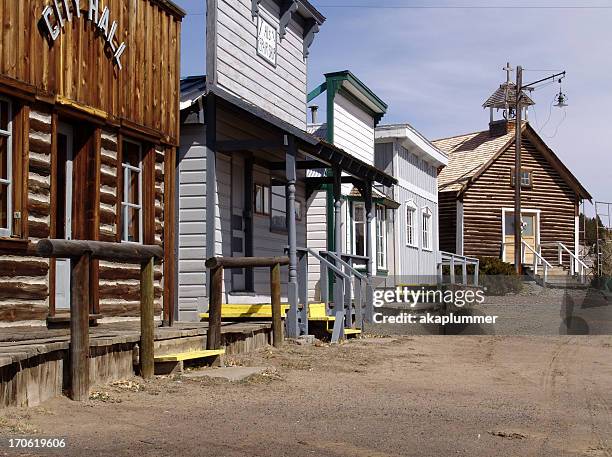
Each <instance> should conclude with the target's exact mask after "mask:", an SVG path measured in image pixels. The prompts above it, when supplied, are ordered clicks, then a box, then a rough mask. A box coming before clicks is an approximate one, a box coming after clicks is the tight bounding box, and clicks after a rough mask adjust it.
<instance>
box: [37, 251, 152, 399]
mask: <svg viewBox="0 0 612 457" xmlns="http://www.w3.org/2000/svg"><path fill="white" fill-rule="evenodd" d="M163 254H164V252H163V249H162V248H161V247H159V246H148V245H147V246H145V245H139V244H135V243H106V242H100V241H87V240H49V239H47V240H41V241H39V242H38V243H37V245H36V255H38V256H41V257H48V258H70V259H72V262H71V267H70V269H71V271H70V291H71V292H70V346H69V348H70V349H69V352H70V380H71V390H70V392H71V398H72V399H73V400H77V401H85V400H87V399H88V398H89V361H88V360H87V359H88V356H89V302H90V295H91V290H90V287H89V286H90V277H89V272H90V265H91V260H92V259H99V260H106V261H111V262H124V263H135V264H140V374H141V376H142V377H144V378H150V377H152V376H153V374H154V356H155V355H154V329H155V315H154V314H155V306H154V287H153V276H154V262H155V260H160V259H161V258H162V257H163Z"/></svg>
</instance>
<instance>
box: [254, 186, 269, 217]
mask: <svg viewBox="0 0 612 457" xmlns="http://www.w3.org/2000/svg"><path fill="white" fill-rule="evenodd" d="M254 198H255V205H254V206H255V214H262V215H265V216H268V215H270V186H264V185H263V184H255V191H254Z"/></svg>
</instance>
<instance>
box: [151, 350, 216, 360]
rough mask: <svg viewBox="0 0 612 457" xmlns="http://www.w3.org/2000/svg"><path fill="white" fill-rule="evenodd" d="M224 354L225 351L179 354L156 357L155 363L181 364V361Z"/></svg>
mask: <svg viewBox="0 0 612 457" xmlns="http://www.w3.org/2000/svg"><path fill="white" fill-rule="evenodd" d="M223 354H225V349H209V350H202V351H188V352H179V353H177V354H166V355H156V356H155V361H156V362H182V361H183V360H193V359H205V358H206V357H216V356H218V355H223Z"/></svg>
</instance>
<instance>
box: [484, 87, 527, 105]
mask: <svg viewBox="0 0 612 457" xmlns="http://www.w3.org/2000/svg"><path fill="white" fill-rule="evenodd" d="M506 93H507V97H506ZM522 94H523V95H522V100H523V105H524V106H531V105H535V102H534V101H533V100H532V99H531V98H530V97H529V96H528V95H527V94H526V93H525V91H523V92H522ZM506 103H507V104H508V105H509V106H511V107H512V106H515V105H516V84H514V83H512V82H510V83H503V84H502V85H501V86H499V89H497V90H496V91H495V92H494V93H493V95H491V96H490V97H489V98H488V99H487V101H486V102H484V104H483V105H482V107H483V108H498V109H503V108H505V107H506Z"/></svg>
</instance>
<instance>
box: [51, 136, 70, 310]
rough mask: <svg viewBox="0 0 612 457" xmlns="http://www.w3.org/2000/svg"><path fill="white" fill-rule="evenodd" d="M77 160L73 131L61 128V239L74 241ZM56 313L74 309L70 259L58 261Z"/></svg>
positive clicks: (58, 227) (58, 229)
mask: <svg viewBox="0 0 612 457" xmlns="http://www.w3.org/2000/svg"><path fill="white" fill-rule="evenodd" d="M73 159H74V133H73V130H72V127H71V126H69V125H66V124H60V125H59V128H58V133H57V162H58V163H57V177H56V182H57V210H56V221H57V222H56V238H57V239H65V240H71V239H72V219H73V218H72V215H73V208H72V200H73V199H72V195H73V181H74V180H73V172H72V170H73ZM55 309H56V311H58V310H61V311H65V310H69V309H70V259H56V260H55Z"/></svg>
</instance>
